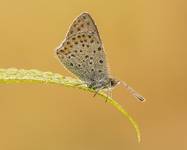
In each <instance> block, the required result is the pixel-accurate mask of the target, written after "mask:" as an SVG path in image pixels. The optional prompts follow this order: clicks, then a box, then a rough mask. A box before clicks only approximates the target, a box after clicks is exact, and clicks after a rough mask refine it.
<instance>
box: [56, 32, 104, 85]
mask: <svg viewBox="0 0 187 150" xmlns="http://www.w3.org/2000/svg"><path fill="white" fill-rule="evenodd" d="M56 53H57V56H58V57H59V59H60V61H61V62H62V63H63V64H64V66H65V67H66V68H67V69H68V70H70V71H71V72H72V73H73V74H75V75H76V76H78V77H79V78H80V79H81V80H83V81H85V82H87V83H92V82H94V81H99V80H102V79H104V78H107V77H108V71H107V67H106V59H105V53H104V50H103V48H102V44H101V42H100V41H99V40H98V38H97V37H96V36H95V34H94V33H90V32H78V33H75V34H73V35H71V36H69V37H68V38H67V39H66V40H65V41H64V42H63V43H62V45H61V47H59V48H58V49H57V51H56Z"/></svg>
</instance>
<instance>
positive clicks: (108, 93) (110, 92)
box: [105, 89, 112, 102]
mask: <svg viewBox="0 0 187 150" xmlns="http://www.w3.org/2000/svg"><path fill="white" fill-rule="evenodd" d="M106 94H107V97H106V101H105V102H107V101H108V99H109V97H111V98H112V91H111V90H110V89H107V91H106Z"/></svg>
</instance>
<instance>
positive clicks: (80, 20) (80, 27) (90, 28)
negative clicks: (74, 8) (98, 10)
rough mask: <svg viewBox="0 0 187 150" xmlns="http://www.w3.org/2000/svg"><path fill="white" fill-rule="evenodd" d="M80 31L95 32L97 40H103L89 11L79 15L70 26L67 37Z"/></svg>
mask: <svg viewBox="0 0 187 150" xmlns="http://www.w3.org/2000/svg"><path fill="white" fill-rule="evenodd" d="M79 32H89V33H93V34H94V35H95V37H96V38H97V40H99V41H100V42H101V39H100V37H99V33H98V30H97V26H96V25H95V22H94V20H93V19H92V17H91V16H90V15H89V14H88V13H82V14H81V15H80V16H78V17H77V18H76V19H75V20H74V21H73V23H72V25H71V26H70V29H69V31H68V33H67V38H68V37H70V36H71V35H73V34H77V33H79Z"/></svg>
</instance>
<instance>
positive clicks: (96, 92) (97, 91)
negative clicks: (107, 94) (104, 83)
mask: <svg viewBox="0 0 187 150" xmlns="http://www.w3.org/2000/svg"><path fill="white" fill-rule="evenodd" d="M99 91H100V89H97V90H96V91H95V93H94V95H93V97H95V96H96V95H97V94H98V93H99Z"/></svg>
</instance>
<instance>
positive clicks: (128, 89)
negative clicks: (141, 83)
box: [121, 81, 145, 102]
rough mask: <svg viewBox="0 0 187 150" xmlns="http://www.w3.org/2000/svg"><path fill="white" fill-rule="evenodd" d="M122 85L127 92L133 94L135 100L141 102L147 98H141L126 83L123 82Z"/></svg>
mask: <svg viewBox="0 0 187 150" xmlns="http://www.w3.org/2000/svg"><path fill="white" fill-rule="evenodd" d="M121 83H122V84H123V85H124V87H125V88H126V89H127V91H128V92H129V93H130V94H132V95H133V96H134V97H135V98H137V99H138V100H140V101H141V102H143V101H145V98H144V97H143V96H141V95H140V94H139V93H138V92H136V91H135V90H134V89H133V88H132V87H130V86H129V85H128V84H127V83H125V82H124V81H121Z"/></svg>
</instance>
